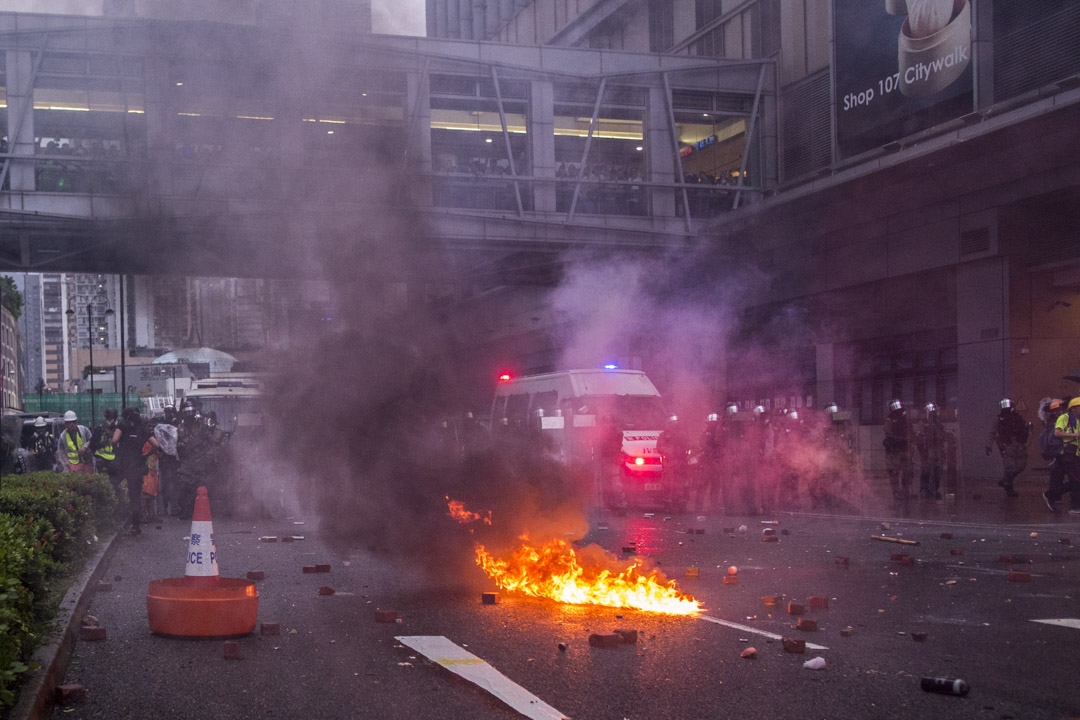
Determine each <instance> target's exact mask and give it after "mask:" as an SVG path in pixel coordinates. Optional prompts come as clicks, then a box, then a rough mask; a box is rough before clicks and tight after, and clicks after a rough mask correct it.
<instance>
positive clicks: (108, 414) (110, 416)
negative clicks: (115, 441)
mask: <svg viewBox="0 0 1080 720" xmlns="http://www.w3.org/2000/svg"><path fill="white" fill-rule="evenodd" d="M117 417H119V415H118V414H117V412H116V408H105V419H106V420H115V419H116V418H117Z"/></svg>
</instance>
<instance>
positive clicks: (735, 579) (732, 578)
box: [724, 575, 739, 585]
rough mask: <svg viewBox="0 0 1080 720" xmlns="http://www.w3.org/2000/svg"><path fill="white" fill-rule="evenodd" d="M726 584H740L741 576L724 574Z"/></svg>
mask: <svg viewBox="0 0 1080 720" xmlns="http://www.w3.org/2000/svg"><path fill="white" fill-rule="evenodd" d="M724 584H725V585H738V584H739V576H738V575H725V576H724Z"/></svg>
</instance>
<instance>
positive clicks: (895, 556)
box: [889, 553, 908, 562]
mask: <svg viewBox="0 0 1080 720" xmlns="http://www.w3.org/2000/svg"><path fill="white" fill-rule="evenodd" d="M907 556H908V555H907V553H893V554H892V555H890V556H889V559H890V560H892V561H893V562H902V561H903V559H904V558H906V557H907Z"/></svg>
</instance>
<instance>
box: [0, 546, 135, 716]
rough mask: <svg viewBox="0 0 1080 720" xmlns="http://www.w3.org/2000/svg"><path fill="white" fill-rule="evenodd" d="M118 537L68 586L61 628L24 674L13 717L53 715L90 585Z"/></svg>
mask: <svg viewBox="0 0 1080 720" xmlns="http://www.w3.org/2000/svg"><path fill="white" fill-rule="evenodd" d="M118 537H119V534H114V535H113V536H112V537H111V538H109V539H108V540H106V541H105V542H104V543H103V546H102V547H101V549H100V550H98V552H97V554H96V555H94V556H93V557H91V558H90V560H88V561H87V563H86V568H85V569H84V570H83V571H82V574H80V575H79V577H78V578H76V580H75V582H74V583H72V585H71V587H70V588H68V591H67V594H65V595H64V599H63V601H62V602H61V603H60V609H59V611H58V612H57V613H56V620H55V623H56V628H57V629H58V630H59V631H60V632H59V634H58V635H54V636H53V639H52V640H51V641H50V642H49V643H48V644H46V645H44V646H42V647H39V648H38V649H37V650H36V651H34V654H33V656H32V657H31V658H30V664H31V665H36V666H37V669H36V670H29V671H27V673H26V674H25V675H24V676H23V681H22V683H21V686H20V688H19V696H18V699H17V700H16V701H15V705H14V706H13V707H12V708H11V710H10V712H9V713H8V714H7V717H8V718H9V720H40V719H41V718H47V717H49V714H50V713H51V711H52V706H53V693H54V692H55V691H56V686H57V685H59V684H60V681H62V680H63V678H64V675H65V674H66V673H67V668H68V662H70V660H71V654H72V652H73V651H74V649H75V643H76V642H77V641H78V639H79V621H80V620H81V619H82V616H83V614H85V613H86V609H87V607H89V605H90V601H91V600H92V599H93V597H94V591H93V590H89V591H88V589H89V588H91V587H93V586H94V585H96V584H97V582H98V580H99V579H100V578H101V576H102V574H103V573H104V572H105V567H106V566H107V565H108V564H109V561H110V560H111V559H112V556H113V553H114V552H115V550H116V545H117V542H116V539H117V538H118Z"/></svg>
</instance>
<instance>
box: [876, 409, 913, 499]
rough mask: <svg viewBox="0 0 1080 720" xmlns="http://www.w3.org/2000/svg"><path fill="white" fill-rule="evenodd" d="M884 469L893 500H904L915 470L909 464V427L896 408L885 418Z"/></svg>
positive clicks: (901, 413) (903, 415) (909, 489)
mask: <svg viewBox="0 0 1080 720" xmlns="http://www.w3.org/2000/svg"><path fill="white" fill-rule="evenodd" d="M882 444H883V445H884V446H885V469H886V470H887V471H888V473H889V486H890V487H891V488H892V494H893V498H894V499H896V500H906V499H907V498H908V494H909V493H910V492H911V481H912V479H913V478H914V475H915V468H914V467H913V464H912V462H911V425H910V424H909V423H908V417H907V413H905V412H904V410H903V408H896V409H894V410H891V411H890V412H889V416H888V417H887V418H885V440H884V441H883V442H882Z"/></svg>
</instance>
